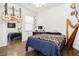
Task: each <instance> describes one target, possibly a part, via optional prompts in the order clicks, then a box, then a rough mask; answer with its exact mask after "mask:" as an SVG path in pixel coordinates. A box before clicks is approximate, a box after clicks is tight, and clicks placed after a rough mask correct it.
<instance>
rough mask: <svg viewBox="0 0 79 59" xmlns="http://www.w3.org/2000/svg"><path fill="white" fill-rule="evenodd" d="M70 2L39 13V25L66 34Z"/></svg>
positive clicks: (47, 29)
mask: <svg viewBox="0 0 79 59" xmlns="http://www.w3.org/2000/svg"><path fill="white" fill-rule="evenodd" d="M68 12H69V4H63V5H60V6H58V7H54V8H51V9H49V10H46V11H44V12H41V13H39V15H38V16H37V17H38V25H43V26H45V27H46V31H51V32H53V31H60V32H62V33H63V34H65V24H66V19H67V18H68V16H69V15H68Z"/></svg>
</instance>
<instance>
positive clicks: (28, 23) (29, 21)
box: [25, 16, 34, 31]
mask: <svg viewBox="0 0 79 59" xmlns="http://www.w3.org/2000/svg"><path fill="white" fill-rule="evenodd" d="M33 23H34V19H33V17H31V16H26V17H25V30H26V31H33Z"/></svg>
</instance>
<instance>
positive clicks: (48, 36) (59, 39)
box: [31, 34, 64, 48]
mask: <svg viewBox="0 0 79 59" xmlns="http://www.w3.org/2000/svg"><path fill="white" fill-rule="evenodd" d="M31 37H32V38H38V39H40V40H41V39H42V40H48V41H53V42H55V44H56V45H57V47H58V48H60V46H61V43H62V42H63V40H64V35H51V34H38V35H34V36H31Z"/></svg>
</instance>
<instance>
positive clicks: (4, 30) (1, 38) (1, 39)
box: [0, 4, 35, 47]
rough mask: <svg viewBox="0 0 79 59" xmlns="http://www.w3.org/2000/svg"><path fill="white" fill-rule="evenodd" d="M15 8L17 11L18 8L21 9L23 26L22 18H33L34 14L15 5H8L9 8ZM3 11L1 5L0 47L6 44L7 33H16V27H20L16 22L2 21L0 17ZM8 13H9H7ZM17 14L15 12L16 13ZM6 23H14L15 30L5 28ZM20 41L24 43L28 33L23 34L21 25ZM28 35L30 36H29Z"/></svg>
mask: <svg viewBox="0 0 79 59" xmlns="http://www.w3.org/2000/svg"><path fill="white" fill-rule="evenodd" d="M13 5H14V6H15V9H16V10H18V8H22V17H23V21H22V22H21V23H22V24H24V18H25V16H26V15H29V16H34V15H35V14H34V13H33V12H31V11H29V10H27V9H25V8H23V7H21V6H18V5H15V4H8V6H9V7H11V6H13ZM3 10H4V6H3V4H0V11H2V12H0V34H1V35H0V47H2V46H6V45H7V44H8V42H7V35H8V33H9V32H18V27H20V24H19V23H18V22H17V21H3V20H2V19H1V15H2V13H3ZM9 12H10V11H9ZM16 12H17V11H16ZM16 15H18V13H16ZM8 22H13V23H16V28H11V29H10V28H7V23H8ZM22 26H23V27H22V34H23V35H22V41H25V40H26V35H28V34H27V33H28V32H24V25H22ZM29 35H30V34H29Z"/></svg>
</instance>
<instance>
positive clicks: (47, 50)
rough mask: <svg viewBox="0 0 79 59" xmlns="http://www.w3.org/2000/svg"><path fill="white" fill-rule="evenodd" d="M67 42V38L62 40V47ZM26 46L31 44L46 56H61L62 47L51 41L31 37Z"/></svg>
mask: <svg viewBox="0 0 79 59" xmlns="http://www.w3.org/2000/svg"><path fill="white" fill-rule="evenodd" d="M65 42H66V41H65V40H64V41H63V42H62V44H61V48H63V47H64V45H65ZM26 46H30V47H32V48H34V49H35V50H37V51H39V52H41V53H42V54H44V55H46V56H60V49H59V48H58V47H57V46H56V44H55V43H54V42H51V41H50V42H49V41H47V40H39V39H35V38H31V37H29V38H28V41H27V44H26Z"/></svg>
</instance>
